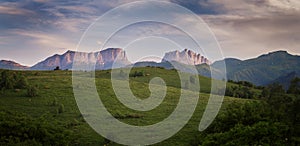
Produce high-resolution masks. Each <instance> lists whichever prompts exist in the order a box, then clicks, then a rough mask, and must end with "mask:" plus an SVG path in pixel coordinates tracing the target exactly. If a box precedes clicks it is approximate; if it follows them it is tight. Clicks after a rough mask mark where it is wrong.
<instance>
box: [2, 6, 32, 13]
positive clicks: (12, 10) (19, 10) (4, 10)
mask: <svg viewBox="0 0 300 146" xmlns="http://www.w3.org/2000/svg"><path fill="white" fill-rule="evenodd" d="M0 14H8V15H33V14H34V12H33V11H31V10H27V9H22V8H18V7H11V6H1V5H0Z"/></svg>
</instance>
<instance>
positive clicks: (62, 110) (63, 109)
mask: <svg viewBox="0 0 300 146" xmlns="http://www.w3.org/2000/svg"><path fill="white" fill-rule="evenodd" d="M63 112H65V106H64V104H60V105H59V108H58V113H59V114H61V113H63Z"/></svg>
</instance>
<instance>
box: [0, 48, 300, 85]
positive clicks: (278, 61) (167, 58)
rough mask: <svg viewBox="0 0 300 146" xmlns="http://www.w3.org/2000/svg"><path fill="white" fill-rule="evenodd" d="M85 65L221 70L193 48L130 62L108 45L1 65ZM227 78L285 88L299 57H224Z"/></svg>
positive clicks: (296, 72)
mask: <svg viewBox="0 0 300 146" xmlns="http://www.w3.org/2000/svg"><path fill="white" fill-rule="evenodd" d="M75 57H76V60H77V61H76V63H79V64H82V65H87V66H88V65H91V64H96V65H95V69H96V70H105V69H111V68H112V67H113V66H112V65H113V62H115V66H114V67H130V66H135V67H146V66H156V67H164V68H166V69H173V68H174V65H175V66H177V67H178V68H180V70H181V71H183V72H193V66H195V67H196V69H197V71H198V73H199V74H200V75H203V76H207V77H210V75H211V71H214V72H215V73H218V72H219V70H218V68H219V67H220V65H222V61H216V62H214V63H211V62H210V61H209V60H208V59H207V58H205V57H204V56H201V55H200V54H197V53H195V52H193V51H191V50H188V49H184V50H183V51H178V50H176V51H172V52H167V53H166V54H165V55H164V57H163V59H162V61H161V62H160V63H157V62H137V63H134V64H132V63H131V62H129V61H128V59H127V56H126V53H125V51H124V50H122V49H120V48H108V49H106V50H102V51H100V52H91V53H86V52H75V51H67V52H66V53H64V54H62V55H58V54H55V55H53V56H51V57H48V58H47V59H45V60H44V61H41V62H39V63H37V64H35V65H34V66H32V67H26V66H22V65H20V64H18V63H15V62H13V61H5V60H2V61H0V68H3V69H15V70H53V69H54V68H55V67H56V66H59V67H60V68H61V69H63V70H65V69H72V65H73V63H74V58H75ZM223 61H225V63H226V70H227V78H228V79H230V80H234V81H249V82H252V83H253V84H255V85H268V84H270V83H274V82H279V83H282V84H283V85H284V86H285V87H287V86H288V83H289V81H290V80H292V79H293V78H294V77H300V56H297V55H291V54H289V53H288V52H287V51H276V52H271V53H268V54H264V55H261V56H259V57H257V58H253V59H248V60H239V59H235V58H227V59H225V60H223Z"/></svg>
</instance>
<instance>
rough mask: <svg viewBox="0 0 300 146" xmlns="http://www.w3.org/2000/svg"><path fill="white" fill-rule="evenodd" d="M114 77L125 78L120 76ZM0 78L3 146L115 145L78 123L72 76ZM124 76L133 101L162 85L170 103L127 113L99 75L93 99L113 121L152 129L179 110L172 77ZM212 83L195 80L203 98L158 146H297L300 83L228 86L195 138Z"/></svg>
mask: <svg viewBox="0 0 300 146" xmlns="http://www.w3.org/2000/svg"><path fill="white" fill-rule="evenodd" d="M117 73H119V74H120V75H121V74H124V75H126V74H125V73H124V72H123V71H122V70H120V71H119V72H117ZM0 74H1V82H0V88H1V94H0V145H107V144H108V145H117V144H115V143H113V142H112V141H109V140H107V139H105V138H103V137H101V136H99V135H98V134H97V133H96V132H95V131H94V130H93V129H91V128H90V127H89V125H88V124H87V123H86V122H85V120H84V119H83V117H84V116H88V115H81V113H80V112H79V110H78V108H77V105H76V102H75V99H74V96H73V90H72V78H71V75H72V72H70V71H7V70H0ZM129 76H130V79H129V83H130V87H131V90H132V92H133V94H134V95H135V96H136V97H138V98H141V99H146V98H148V96H149V95H150V91H149V85H148V83H149V81H150V80H151V79H153V77H160V78H162V79H164V81H165V83H166V85H167V86H168V88H167V95H166V97H165V99H164V101H163V102H162V103H161V105H159V106H158V107H157V108H155V109H153V110H151V111H147V112H140V111H135V110H132V109H129V108H127V107H126V106H124V105H123V104H122V103H120V101H119V100H118V99H117V98H116V97H115V94H114V90H113V88H112V85H111V83H110V77H111V71H110V70H107V71H97V72H95V77H96V80H95V83H96V86H97V90H98V93H99V94H100V95H101V96H100V98H101V100H102V102H103V103H104V105H105V106H106V108H107V109H108V111H109V112H110V113H111V114H112V115H113V116H114V117H115V118H117V119H118V120H120V121H122V122H125V123H128V124H131V125H137V126H141V125H151V124H154V123H157V122H160V121H162V120H163V119H165V118H166V117H168V116H169V115H170V114H171V113H172V111H173V110H174V109H175V108H176V106H177V103H178V100H179V96H180V90H181V82H180V80H179V76H178V74H177V72H176V71H174V70H165V69H161V68H155V67H145V68H134V69H133V70H132V71H131V72H130V74H129ZM184 76H185V77H184V82H183V86H184V87H183V88H186V89H189V90H190V88H192V87H193V85H194V84H195V83H196V82H195V81H196V79H197V78H196V77H195V76H191V75H189V74H186V75H184ZM90 77H91V76H90V75H88V76H87V78H90ZM210 81H211V79H209V78H206V77H201V76H199V82H200V85H201V89H200V98H199V101H198V106H197V108H196V110H195V112H194V115H193V116H192V118H191V119H190V121H189V122H188V123H187V125H186V126H185V127H184V128H183V129H181V130H180V131H179V132H178V133H177V134H175V135H174V136H172V137H171V138H170V139H168V140H165V141H162V142H160V143H158V144H156V145H299V143H300V133H299V131H300V124H299V123H300V115H299V113H300V95H299V89H300V88H299V87H300V86H299V80H298V79H295V80H293V81H292V83H291V86H290V88H289V90H288V92H287V93H286V91H285V90H283V88H282V86H280V85H278V84H273V85H270V86H267V87H264V88H262V87H259V88H258V87H255V86H252V85H251V84H249V83H245V82H243V83H234V82H229V83H227V89H226V95H228V96H231V97H225V99H224V102H223V106H222V108H221V111H220V113H219V115H218V116H217V118H216V119H215V121H214V122H213V123H212V124H211V125H210V126H209V127H208V129H206V130H205V131H203V132H199V131H198V126H199V122H200V119H201V117H202V114H203V111H204V109H205V105H206V104H207V101H208V98H209V94H208V93H210ZM33 88H35V89H33ZM16 89H17V90H16ZM29 89H30V90H29ZM192 91H194V90H192ZM29 93H30V94H29ZM33 97H34V98H33Z"/></svg>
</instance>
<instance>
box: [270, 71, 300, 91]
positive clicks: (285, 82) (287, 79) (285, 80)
mask: <svg viewBox="0 0 300 146" xmlns="http://www.w3.org/2000/svg"><path fill="white" fill-rule="evenodd" d="M296 77H298V78H300V73H299V72H298V73H297V72H295V71H293V72H291V73H288V74H286V75H283V76H280V77H278V78H277V79H275V80H274V81H272V82H270V84H271V83H279V84H281V85H282V86H283V88H284V89H285V90H288V88H289V87H290V83H291V81H292V80H293V79H294V78H296Z"/></svg>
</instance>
